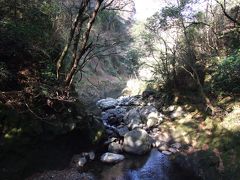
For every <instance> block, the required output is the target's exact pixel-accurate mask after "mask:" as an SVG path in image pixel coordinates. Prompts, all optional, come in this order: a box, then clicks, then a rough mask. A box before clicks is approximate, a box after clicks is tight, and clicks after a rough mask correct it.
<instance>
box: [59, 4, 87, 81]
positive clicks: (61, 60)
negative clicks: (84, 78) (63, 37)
mask: <svg viewBox="0 0 240 180" xmlns="http://www.w3.org/2000/svg"><path fill="white" fill-rule="evenodd" d="M89 1H90V0H83V1H82V3H81V6H80V8H79V11H78V14H77V16H76V18H75V19H74V21H73V23H72V27H71V30H70V33H69V38H68V41H67V44H66V45H65V47H64V48H63V51H62V53H61V55H60V57H59V59H58V60H57V79H59V77H60V70H61V67H62V63H63V60H64V58H65V57H66V55H67V53H68V50H69V48H70V46H71V43H72V40H73V38H74V35H75V32H76V28H77V26H78V24H79V23H80V21H81V18H82V16H83V13H84V11H85V9H86V7H87V5H88V3H89Z"/></svg>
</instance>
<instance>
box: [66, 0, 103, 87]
mask: <svg viewBox="0 0 240 180" xmlns="http://www.w3.org/2000/svg"><path fill="white" fill-rule="evenodd" d="M102 2H103V0H97V1H96V6H95V9H94V11H93V13H92V16H91V18H90V19H89V21H88V25H87V30H86V31H85V33H84V37H83V43H82V46H81V47H80V48H81V49H80V53H79V55H78V57H76V58H75V59H74V60H73V62H72V64H71V69H70V71H69V72H68V74H67V76H66V78H65V84H66V86H68V87H70V86H71V83H72V80H73V78H74V75H75V73H76V71H77V67H78V64H79V61H80V60H81V58H82V57H83V56H84V54H85V53H86V52H87V50H88V49H89V48H90V46H91V44H88V40H89V35H90V32H91V29H92V26H93V23H94V22H95V19H96V16H97V13H98V11H99V9H100V6H101V3H102Z"/></svg>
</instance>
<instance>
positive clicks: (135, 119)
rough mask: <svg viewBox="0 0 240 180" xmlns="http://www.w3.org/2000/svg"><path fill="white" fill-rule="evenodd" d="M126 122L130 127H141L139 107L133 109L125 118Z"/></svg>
mask: <svg viewBox="0 0 240 180" xmlns="http://www.w3.org/2000/svg"><path fill="white" fill-rule="evenodd" d="M123 121H124V123H125V124H126V125H127V126H128V128H129V129H134V128H136V127H139V125H140V124H141V123H142V121H141V117H140V114H139V111H138V108H134V109H131V110H130V111H128V113H127V114H126V115H125V116H124V118H123Z"/></svg>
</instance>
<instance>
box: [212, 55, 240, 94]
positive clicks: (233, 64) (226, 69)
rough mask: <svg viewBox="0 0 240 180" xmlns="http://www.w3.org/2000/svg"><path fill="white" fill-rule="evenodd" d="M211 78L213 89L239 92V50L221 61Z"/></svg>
mask: <svg viewBox="0 0 240 180" xmlns="http://www.w3.org/2000/svg"><path fill="white" fill-rule="evenodd" d="M213 80H214V82H213V87H214V89H215V90H220V91H226V92H234V93H236V92H240V50H239V51H238V52H237V53H236V54H234V55H231V56H228V57H227V58H225V59H223V60H222V61H221V63H220V64H219V65H218V68H217V70H216V72H215V75H214V78H213Z"/></svg>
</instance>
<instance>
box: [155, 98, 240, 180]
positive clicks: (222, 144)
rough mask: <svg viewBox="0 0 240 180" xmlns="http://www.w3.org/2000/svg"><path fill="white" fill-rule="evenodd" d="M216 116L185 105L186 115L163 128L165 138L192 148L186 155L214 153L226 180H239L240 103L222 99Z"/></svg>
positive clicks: (162, 134)
mask: <svg viewBox="0 0 240 180" xmlns="http://www.w3.org/2000/svg"><path fill="white" fill-rule="evenodd" d="M214 105H215V107H217V112H216V113H215V115H213V116H209V115H206V114H205V113H203V112H202V111H200V110H199V108H198V107H199V105H198V104H194V105H193V104H184V105H182V106H181V107H182V108H183V110H184V112H185V114H184V115H183V117H179V118H176V119H174V120H172V119H171V120H168V121H164V122H163V123H162V124H161V125H160V127H159V128H160V132H161V136H162V137H161V138H162V139H163V140H168V139H173V140H174V141H176V142H181V143H185V144H189V145H191V148H189V149H188V151H186V152H185V154H186V155H189V154H193V153H195V152H197V151H201V150H203V151H212V152H214V153H215V155H216V156H217V157H218V158H219V159H218V160H219V166H218V171H219V172H220V173H221V174H222V175H223V177H232V175H234V176H235V177H234V179H239V178H240V176H239V168H240V161H239V159H240V139H239V136H240V99H239V98H233V97H230V96H228V97H225V98H220V99H218V100H217V101H216V102H215V103H214Z"/></svg>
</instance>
